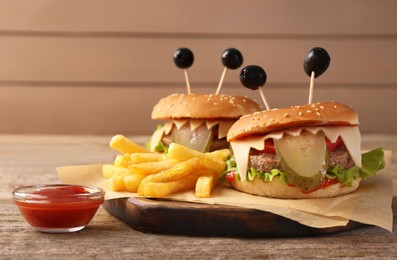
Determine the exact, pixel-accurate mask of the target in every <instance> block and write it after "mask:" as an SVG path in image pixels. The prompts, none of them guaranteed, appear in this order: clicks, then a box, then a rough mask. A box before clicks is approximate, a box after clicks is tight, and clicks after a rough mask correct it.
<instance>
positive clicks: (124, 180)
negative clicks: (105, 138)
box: [103, 135, 230, 198]
mask: <svg viewBox="0 0 397 260" xmlns="http://www.w3.org/2000/svg"><path fill="white" fill-rule="evenodd" d="M109 145H110V147H111V148H113V149H115V150H116V151H118V152H119V153H121V154H119V155H117V156H116V158H115V160H114V162H113V164H105V165H103V175H104V176H105V178H107V179H108V181H109V183H110V187H111V189H112V190H113V191H128V192H134V193H138V195H141V196H147V197H153V198H163V197H167V196H169V195H172V194H175V193H178V192H183V191H187V190H194V191H195V195H196V197H199V198H208V197H210V196H211V192H212V190H213V189H214V188H215V187H216V186H217V185H218V184H219V178H220V176H221V174H222V173H223V171H224V170H225V162H224V160H225V159H226V158H227V157H228V156H229V154H230V151H229V150H228V149H223V150H218V151H214V152H210V153H201V152H198V151H195V150H192V149H190V148H188V147H186V146H183V145H180V144H176V143H171V145H170V146H169V148H168V153H167V154H160V153H155V152H149V151H147V150H146V149H145V148H144V147H142V146H140V145H138V144H136V143H135V142H133V141H131V140H129V139H128V138H126V137H125V136H122V135H116V136H114V137H113V138H112V139H111V141H110V143H109Z"/></svg>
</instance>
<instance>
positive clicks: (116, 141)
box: [109, 135, 149, 154]
mask: <svg viewBox="0 0 397 260" xmlns="http://www.w3.org/2000/svg"><path fill="white" fill-rule="evenodd" d="M109 146H110V147H111V148H113V149H115V150H116V151H118V152H120V153H122V154H124V153H129V154H132V153H148V152H149V151H148V150H146V149H145V148H144V147H142V146H140V145H138V144H137V143H135V142H133V141H131V140H129V139H128V138H127V137H125V136H123V135H115V136H113V137H112V139H111V140H110V143H109Z"/></svg>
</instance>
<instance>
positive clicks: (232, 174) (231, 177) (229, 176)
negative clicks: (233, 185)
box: [225, 171, 236, 182]
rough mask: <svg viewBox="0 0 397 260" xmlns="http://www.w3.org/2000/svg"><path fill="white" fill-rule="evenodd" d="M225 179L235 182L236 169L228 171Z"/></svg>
mask: <svg viewBox="0 0 397 260" xmlns="http://www.w3.org/2000/svg"><path fill="white" fill-rule="evenodd" d="M225 179H226V181H227V182H233V181H234V180H235V179H236V172H235V171H231V172H227V173H226V175H225Z"/></svg>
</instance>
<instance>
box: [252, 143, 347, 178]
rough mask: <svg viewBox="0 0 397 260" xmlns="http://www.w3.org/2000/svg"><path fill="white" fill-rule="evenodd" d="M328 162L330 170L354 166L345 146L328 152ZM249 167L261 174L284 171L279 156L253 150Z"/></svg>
mask: <svg viewBox="0 0 397 260" xmlns="http://www.w3.org/2000/svg"><path fill="white" fill-rule="evenodd" d="M328 161H329V166H328V167H329V168H333V167H335V166H336V165H340V166H342V167H343V168H345V169H348V168H350V167H352V166H354V162H353V159H352V158H351V156H350V154H349V152H348V151H347V149H346V147H345V146H341V147H340V148H338V149H336V150H334V151H331V152H328ZM248 167H249V168H251V167H253V168H254V169H256V170H258V171H261V172H270V171H271V170H272V169H279V170H282V169H281V167H280V159H279V157H278V155H277V154H269V153H262V152H260V151H256V150H254V149H251V152H250V157H249V165H248Z"/></svg>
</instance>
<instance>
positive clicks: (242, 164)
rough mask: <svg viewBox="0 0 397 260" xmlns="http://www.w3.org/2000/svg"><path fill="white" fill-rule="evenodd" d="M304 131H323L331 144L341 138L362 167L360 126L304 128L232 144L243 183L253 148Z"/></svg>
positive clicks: (263, 146) (262, 147)
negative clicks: (267, 141)
mask: <svg viewBox="0 0 397 260" xmlns="http://www.w3.org/2000/svg"><path fill="white" fill-rule="evenodd" d="M302 130H305V131H308V132H310V133H312V134H316V133H317V132H318V131H322V132H323V133H324V135H325V136H326V137H327V138H328V139H329V140H330V141H331V142H335V141H336V140H337V139H338V137H339V136H340V137H341V138H342V140H343V142H344V143H345V146H346V149H347V151H348V152H349V154H350V156H351V157H352V159H353V161H354V163H355V165H357V166H359V167H361V135H360V131H359V129H358V126H338V127H304V128H297V129H293V130H286V131H279V132H274V133H270V134H267V135H265V136H259V137H249V138H246V139H244V140H242V141H232V142H230V145H231V147H232V149H233V153H234V157H235V160H236V164H237V169H238V172H239V173H240V178H241V181H245V180H246V179H247V168H248V159H249V152H250V149H251V148H254V149H257V150H264V149H265V140H266V139H268V138H273V139H280V138H282V137H283V135H284V134H288V135H292V136H298V135H300V133H301V132H302Z"/></svg>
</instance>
